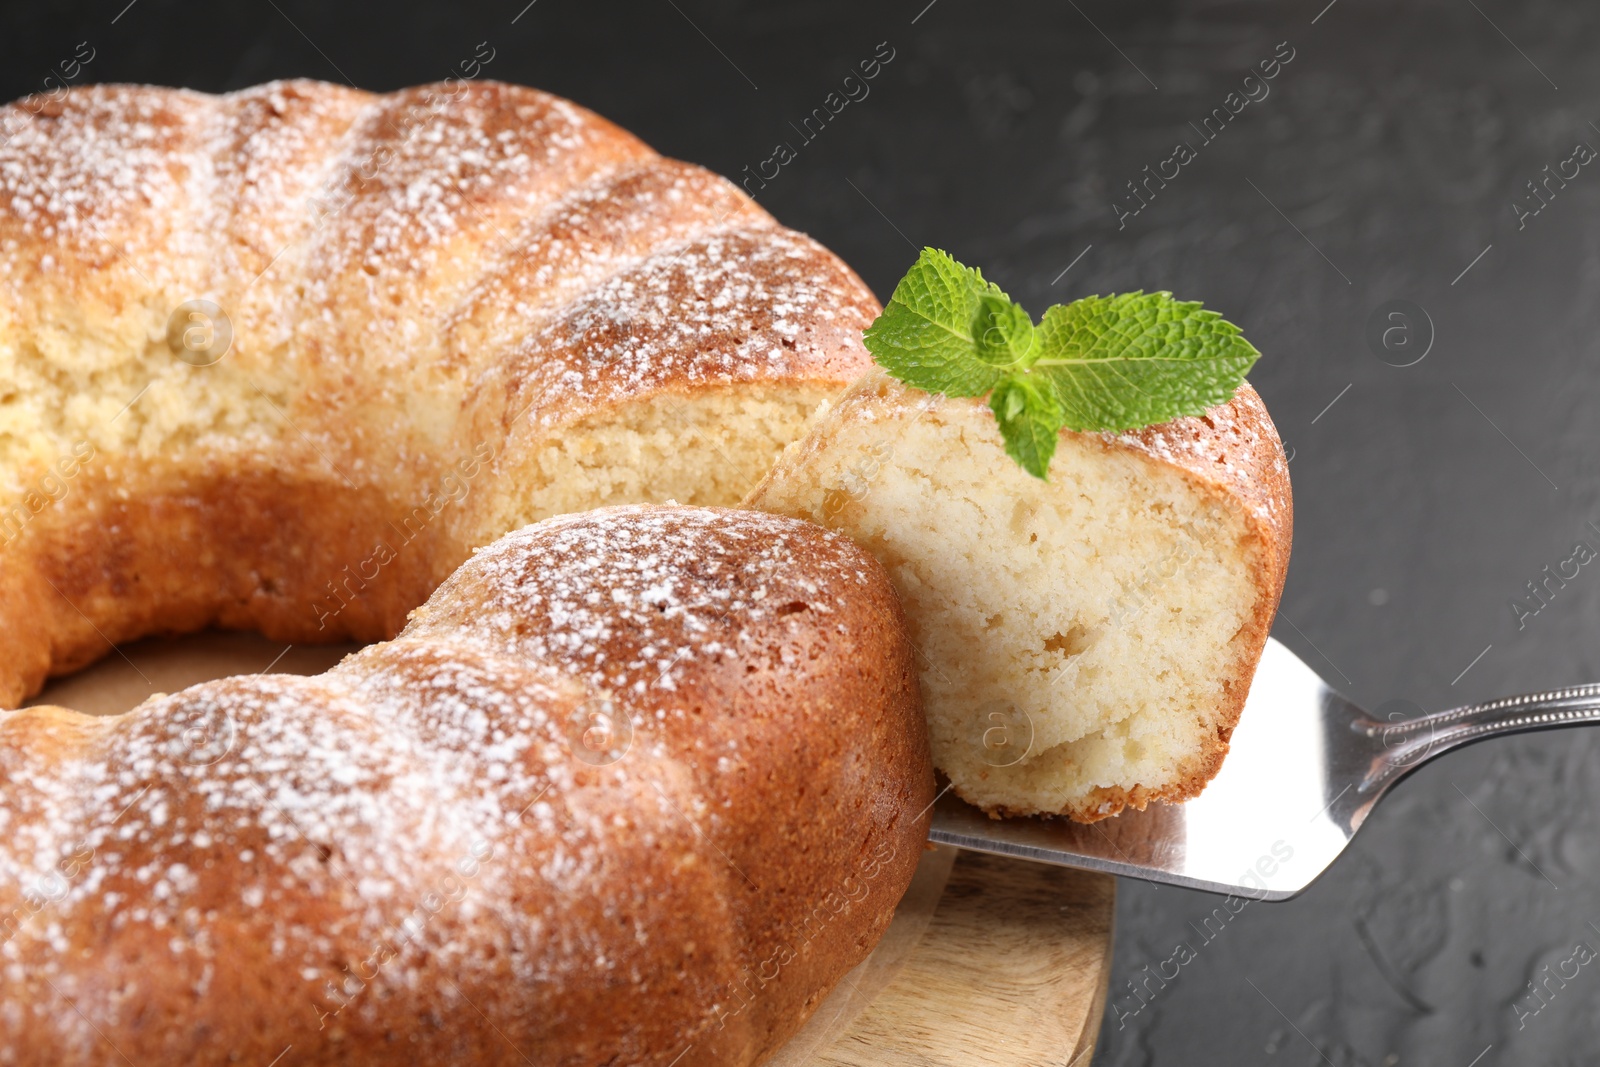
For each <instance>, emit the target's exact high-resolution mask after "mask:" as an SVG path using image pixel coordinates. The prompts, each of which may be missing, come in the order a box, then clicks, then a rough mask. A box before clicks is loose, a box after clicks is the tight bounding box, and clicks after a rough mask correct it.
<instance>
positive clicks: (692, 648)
mask: <svg viewBox="0 0 1600 1067" xmlns="http://www.w3.org/2000/svg"><path fill="white" fill-rule="evenodd" d="M873 568H874V565H873V564H872V563H871V560H870V557H868V556H867V555H866V553H865V552H864V551H863V550H861V549H860V548H859V547H857V546H855V545H854V544H853V543H852V542H850V541H849V540H848V539H845V538H843V537H842V536H840V535H837V534H833V533H829V532H826V531H822V530H820V529H818V528H816V527H813V526H810V525H809V524H806V523H802V522H799V521H797V520H793V519H788V518H784V517H781V516H776V515H768V514H764V513H758V512H741V511H728V510H723V509H700V508H678V507H623V508H611V509H604V510H602V511H598V512H590V513H587V514H584V515H574V516H567V517H563V518H560V519H555V520H550V521H547V522H545V523H542V524H538V525H536V526H531V527H528V528H526V529H524V530H522V531H519V532H518V533H515V534H512V535H509V536H507V537H505V538H503V539H501V540H500V541H498V542H496V543H495V544H493V545H490V546H489V547H487V548H485V549H483V550H481V551H480V552H479V553H477V554H476V555H475V556H474V557H473V559H472V560H471V561H470V562H469V563H468V564H466V565H465V566H463V567H462V568H461V569H460V570H459V571H458V572H457V573H456V575H455V576H454V577H452V579H451V580H450V581H448V582H447V583H446V584H445V585H444V586H443V587H442V588H441V589H440V590H439V592H438V593H436V594H435V596H434V597H433V598H432V599H431V600H430V601H429V603H428V604H427V605H425V606H424V607H423V608H421V609H419V611H418V613H417V616H416V618H415V620H414V621H413V623H412V625H411V626H409V627H408V628H407V630H406V631H405V633H403V634H402V635H401V637H400V638H398V639H397V640H395V641H393V642H389V643H387V644H384V645H377V646H373V647H371V648H369V649H366V650H364V651H362V652H361V653H359V654H357V655H355V656H352V657H350V658H348V659H346V660H345V661H344V662H343V663H342V664H341V665H339V666H338V667H336V668H335V669H334V670H333V671H331V672H329V673H328V674H326V675H323V676H321V677H318V678H298V677H286V676H275V675H269V676H249V677H240V678H231V679H225V680H222V681H216V682H209V683H206V684H203V685H199V686H196V687H193V688H191V689H188V690H185V691H184V692H182V693H178V694H175V695H171V696H164V695H163V696H157V697H154V698H152V699H151V700H149V701H146V702H145V704H143V705H141V706H140V707H139V708H138V709H135V711H133V712H131V713H129V714H127V715H124V716H120V717H116V718H110V719H89V718H86V717H83V716H77V715H76V714H75V713H71V712H64V711H62V710H60V709H50V708H34V709H27V710H24V711H19V712H12V713H5V714H0V776H3V777H0V781H3V785H4V797H3V802H0V917H3V921H0V989H4V990H5V991H6V996H5V997H4V998H0V1000H3V1001H4V1002H5V1006H4V1007H0V1034H6V1033H10V1034H16V1033H21V1032H23V1031H27V1032H30V1033H36V1034H40V1035H45V1036H43V1037H42V1038H41V1039H40V1040H42V1041H44V1042H45V1044H46V1045H47V1046H48V1047H50V1048H52V1049H56V1050H60V1051H62V1052H63V1054H66V1053H71V1054H73V1055H78V1056H80V1057H89V1056H90V1055H91V1052H92V1050H93V1049H94V1048H95V1047H96V1042H97V1041H99V1040H101V1037H100V1035H101V1033H102V1031H101V1029H100V1028H99V1027H100V1026H101V1025H105V1026H126V1025H129V1024H130V1020H136V1019H138V1018H139V1017H141V1016H142V1015H145V1014H148V1013H151V1012H155V1011H158V1010H161V1011H169V1010H175V1011H181V1012H189V1011H194V1010H199V1009H196V1008H194V1007H193V1005H194V1004H197V1003H202V1002H203V1003H211V1004H213V1007H210V1008H207V1009H204V1010H205V1011H207V1012H216V1011H219V1010H226V1012H228V1013H229V1017H230V1018H231V1017H238V1018H241V1019H247V1018H248V1016H249V1013H250V1012H258V1011H259V1012H269V1013H270V1012H271V1011H272V1010H275V1005H276V1004H277V1002H279V1001H281V1000H282V999H283V997H285V996H290V997H293V998H296V1001H297V1002H300V1001H303V1003H304V1005H305V1010H304V1013H305V1014H306V1016H307V1018H306V1020H305V1022H306V1024H307V1026H308V1028H309V1029H311V1030H313V1031H316V1032H318V1033H320V1032H321V1031H322V1030H323V1029H325V1028H327V1027H330V1026H332V1027H334V1028H336V1029H337V1028H338V1027H343V1026H356V1025H358V1024H362V1025H365V1024H372V1025H380V1026H382V1025H389V1023H387V1022H385V1020H392V1019H394V1018H396V1017H397V1016H395V1015H394V1012H396V1011H402V1014H403V1013H404V1010H403V1009H402V1008H398V1007H396V1003H397V1000H396V998H399V999H398V1003H399V1004H402V1005H404V1004H411V1003H416V1004H427V1005H435V1006H436V1005H438V1004H440V1003H441V998H443V999H444V1000H446V1001H447V1000H449V999H450V998H449V997H446V996H445V995H444V993H442V992H441V978H440V977H439V976H440V975H444V976H448V979H449V983H450V985H449V988H454V987H457V986H459V987H462V988H472V989H474V990H475V991H476V992H475V994H474V999H475V1000H478V1003H480V1004H486V1002H485V1001H483V1000H481V999H479V998H482V997H484V996H487V995H493V994H489V993H487V992H486V991H487V990H489V989H495V988H503V989H504V990H505V993H504V995H505V996H506V997H508V998H510V1000H508V1002H507V1005H506V1006H504V1007H503V1008H502V1009H501V1010H503V1011H508V1012H516V1011H518V1010H519V1009H517V1008H516V1007H513V1006H512V1003H513V1002H514V1000H515V998H516V996H517V995H518V992H517V991H518V990H522V991H526V990H530V989H543V988H554V989H562V990H567V991H569V992H570V993H571V995H573V996H579V995H580V994H579V993H578V992H574V991H579V990H582V989H584V988H586V987H589V986H593V987H594V988H597V989H610V988H614V987H616V986H617V985H618V984H619V983H620V984H622V985H627V986H632V987H637V988H638V989H640V990H645V989H647V988H649V987H651V986H652V984H653V983H658V982H660V981H661V980H662V975H661V973H660V965H659V961H660V958H661V957H660V955H659V953H660V952H661V951H663V948H662V947H661V946H660V945H659V944H658V943H657V941H656V940H655V939H657V938H659V937H660V936H661V931H662V930H664V929H669V928H670V929H671V930H672V931H673V932H674V936H677V937H681V938H683V939H684V940H685V942H686V943H688V944H690V945H691V946H695V945H698V946H699V947H698V948H693V947H691V949H690V951H691V952H693V953H695V954H696V958H697V963H696V965H695V967H694V969H693V970H692V971H687V972H683V973H680V974H675V975H673V976H672V981H673V982H679V983H684V985H685V988H686V989H688V990H689V991H690V992H689V993H686V994H685V995H686V996H689V997H690V1002H691V1003H692V1004H693V1005H695V1006H696V1008H695V1010H698V1011H701V1012H703V1013H705V1018H704V1023H703V1025H706V1026H710V1025H711V1024H712V1018H713V1017H712V1014H711V1013H712V1012H713V1011H714V1009H715V1008H716V1005H717V1003H718V997H719V996H723V995H725V989H726V987H727V986H728V984H729V983H730V982H731V981H732V980H733V976H734V975H735V974H736V972H737V967H738V966H739V962H738V960H737V958H736V957H735V956H732V955H730V953H732V952H733V951H734V945H736V944H737V942H736V941H733V940H730V939H729V937H728V933H727V931H728V930H730V929H732V928H733V922H734V920H733V919H732V918H731V917H730V915H729V914H728V912H727V908H728V907H729V906H730V905H729V896H728V889H727V883H728V881H729V879H732V878H736V877H741V876H740V875H737V874H735V873H733V872H732V871H731V870H730V869H729V868H728V867H727V866H726V865H724V864H720V863H715V862H709V863H708V862H707V861H706V860H705V859H704V853H705V850H706V846H705V844H704V840H703V838H702V836H701V835H702V829H701V825H702V820H703V825H704V826H705V827H707V828H709V827H712V826H715V825H718V824H719V821H720V820H721V819H722V818H724V816H722V815H713V814H710V813H708V812H707V811H706V799H705V797H704V795H703V793H704V789H705V786H704V785H703V783H701V779H700V778H698V777H697V776H698V775H702V774H704V773H707V772H706V771H705V769H704V767H703V766H700V764H701V763H703V762H704V761H699V762H696V761H693V760H689V759H685V758H684V757H683V756H682V755H681V754H680V755H677V756H674V755H673V754H672V753H671V752H670V751H667V750H664V749H663V748H662V746H661V745H659V744H641V745H640V746H638V749H637V751H635V752H634V753H632V754H631V755H630V757H629V759H628V761H626V762H623V763H616V764H614V765H600V766H596V765H594V764H592V763H591V762H590V761H587V760H583V759H581V758H577V757H576V756H575V753H574V751H573V745H572V735H571V733H570V724H571V723H572V722H574V721H576V716H577V713H578V712H579V711H581V709H582V708H583V707H585V706H586V701H589V700H591V699H592V698H593V696H594V695H595V694H597V693H603V694H606V695H607V696H608V697H609V696H616V697H617V698H619V699H622V700H624V701H626V700H627V699H628V698H629V695H630V694H636V693H640V692H643V691H646V690H649V689H651V688H659V689H661V690H663V691H671V689H672V687H673V686H674V685H675V684H676V681H677V680H680V679H681V676H682V673H683V672H686V671H688V670H690V669H691V668H692V669H696V670H702V671H703V670H704V669H705V668H706V667H707V665H708V664H716V663H722V662H729V661H732V662H737V660H736V657H738V656H740V655H745V656H750V655H752V654H753V652H755V651H758V649H757V647H756V646H758V645H762V643H763V642H765V646H763V647H769V648H770V646H771V640H770V639H771V635H772V633H773V632H774V629H775V628H777V629H780V630H781V629H782V628H783V627H784V626H785V625H787V624H786V623H785V622H784V620H785V618H786V617H787V616H789V615H792V614H797V613H799V612H806V613H808V614H807V615H806V618H807V620H808V622H807V623H806V624H805V625H806V626H808V627H811V628H816V627H818V626H819V625H820V626H821V627H823V628H825V629H827V630H828V631H829V632H834V633H837V634H838V635H839V637H840V639H841V640H840V645H841V647H844V648H849V647H852V645H853V644H854V643H855V641H856V640H857V639H858V638H856V637H855V636H854V635H852V633H851V631H850V626H849V625H848V624H847V623H846V622H845V621H844V620H845V619H847V618H850V617H852V616H851V612H850V608H851V606H852V603H853V601H852V599H851V598H852V597H856V596H859V595H860V593H859V590H860V589H861V588H862V587H864V586H868V585H869V584H870V583H872V582H875V581H876V582H878V583H881V582H882V575H881V573H879V572H876V571H875V570H874V569H873ZM763 635H764V636H763ZM739 673H740V675H741V676H742V675H743V671H742V670H741V671H740V672H739ZM641 725H647V724H641ZM714 755H715V756H716V757H720V758H718V759H716V760H715V762H716V765H717V767H718V768H719V769H721V771H722V772H723V773H732V768H734V767H735V766H737V765H738V763H739V759H738V757H737V753H736V752H734V753H730V752H729V751H724V750H720V749H719V750H718V752H716V753H715V754H714ZM730 755H731V756H732V757H733V758H729V757H730ZM707 758H708V759H709V758H711V757H710V756H708V757H707ZM697 783H698V784H697ZM624 841H625V842H626V843H627V845H626V847H625V848H624V847H623V846H622V844H621V842H624ZM686 895H687V896H686ZM684 899H695V900H697V901H699V902H700V903H699V904H698V905H697V907H696V908H695V909H693V910H692V911H691V912H690V913H689V914H688V915H685V913H684V912H683V909H682V901H683V900H684ZM674 902H677V903H674ZM664 909H670V910H671V915H672V916H673V918H672V920H671V925H670V927H668V926H663V925H662V924H663V921H664V920H663V919H662V918H661V917H660V916H662V915H663V914H666V911H665V910H664ZM665 951H667V952H669V953H670V952H671V951H673V949H672V946H671V944H669V945H668V946H666V949H665ZM241 953H242V954H243V957H245V958H249V959H251V960H252V961H254V963H253V968H252V970H251V972H250V973H249V975H248V976H247V977H246V978H241V977H240V975H239V973H238V972H237V967H236V961H237V960H238V959H240V958H241ZM141 959H149V960H151V961H153V962H154V963H155V965H157V966H159V968H160V977H159V979H158V980H157V982H156V983H155V984H153V985H151V986H149V987H144V986H135V987H131V988H134V989H136V990H138V992H137V993H132V994H119V995H118V996H116V997H113V998H110V999H107V998H106V996H105V995H104V986H103V984H102V981H101V977H100V976H101V975H103V974H107V973H110V974H125V973H126V974H131V973H134V972H135V971H136V970H137V968H138V967H139V962H138V961H139V960H141ZM85 960H92V965H85V962H84V961H85ZM256 972H259V974H257V973H256ZM255 981H259V982H263V983H269V984H271V986H272V988H273V992H271V993H270V994H268V993H263V992H262V991H261V990H260V989H254V988H253V987H252V989H250V990H246V991H244V992H241V991H240V984H241V982H244V983H246V984H248V983H249V982H255ZM369 985H372V986H377V987H379V988H381V989H382V993H381V994H380V993H379V992H377V991H376V990H369V989H368V986H369ZM61 996H64V997H67V998H69V999H71V1000H72V1001H73V1002H74V1003H79V1002H83V1003H90V1004H93V1005H95V1007H94V1008H93V1015H92V1016H91V1015H90V1014H80V1013H75V1012H63V1011H60V1010H58V1008H59V1004H58V1003H57V1002H56V1001H55V1000H53V999H52V997H61ZM163 997H166V998H176V999H175V1000H173V999H168V1000H165V1001H162V1000H160V998H163ZM208 998H209V999H208ZM406 998H411V999H409V1000H407V999H406ZM162 1003H164V1004H167V1005H168V1007H167V1008H158V1006H157V1005H158V1004H162ZM172 1004H182V1005H184V1006H183V1007H179V1008H173V1007H171V1006H170V1005H172ZM217 1005H222V1007H221V1008H219V1007H217ZM491 1007H492V1006H486V1007H484V1009H483V1010H485V1011H489V1010H491ZM419 1010H420V1009H419ZM429 1010H433V1009H432V1008H430V1009H429ZM241 1013H242V1014H241ZM91 1017H93V1018H96V1019H97V1020H98V1022H97V1023H95V1024H93V1025H91V1022H90V1019H91ZM208 1017H209V1016H208ZM558 1021H559V1020H557V1021H552V1022H551V1023H550V1025H552V1026H554V1025H556V1022H558ZM668 1023H670V1020H667V1021H666V1022H664V1023H663V1025H667V1024H668ZM541 1025H543V1024H541ZM695 1025H701V1024H695ZM8 1055H9V1053H5V1054H0V1063H3V1062H7V1056H8Z"/></svg>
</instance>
